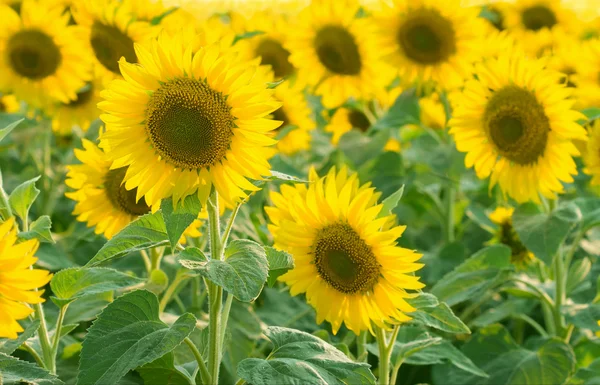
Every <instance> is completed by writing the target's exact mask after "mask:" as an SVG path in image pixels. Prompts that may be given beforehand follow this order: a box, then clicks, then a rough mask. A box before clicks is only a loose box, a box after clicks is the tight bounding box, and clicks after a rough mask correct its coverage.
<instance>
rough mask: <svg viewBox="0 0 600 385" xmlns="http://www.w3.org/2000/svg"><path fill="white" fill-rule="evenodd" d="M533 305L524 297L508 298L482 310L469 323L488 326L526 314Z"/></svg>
mask: <svg viewBox="0 0 600 385" xmlns="http://www.w3.org/2000/svg"><path fill="white" fill-rule="evenodd" d="M534 306H535V303H534V302H532V301H528V300H525V299H510V300H508V301H504V302H503V303H501V304H500V305H498V306H493V307H492V308H490V309H488V310H487V311H485V312H483V313H482V314H481V315H479V316H478V317H477V318H475V319H474V320H473V321H471V323H470V325H473V326H476V327H484V326H488V325H491V324H494V323H497V322H500V321H502V320H504V319H506V318H508V317H511V316H518V315H519V314H527V313H529V312H530V311H531V310H532V309H533V307H534Z"/></svg>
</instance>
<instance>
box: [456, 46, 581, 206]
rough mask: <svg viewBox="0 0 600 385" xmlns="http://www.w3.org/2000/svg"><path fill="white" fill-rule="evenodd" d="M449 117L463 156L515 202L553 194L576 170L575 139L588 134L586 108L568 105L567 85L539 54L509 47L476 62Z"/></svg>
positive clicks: (569, 180)
mask: <svg viewBox="0 0 600 385" xmlns="http://www.w3.org/2000/svg"><path fill="white" fill-rule="evenodd" d="M476 74H477V79H476V80H475V79H473V80H471V81H469V82H467V83H466V85H465V90H464V91H463V93H462V98H460V99H458V98H457V99H456V101H457V105H456V106H455V109H454V112H453V117H452V119H451V120H450V122H449V126H450V127H451V128H450V133H451V134H452V135H453V136H454V140H455V141H456V147H457V149H458V150H459V151H462V152H466V153H467V155H466V158H465V164H466V166H467V167H473V166H474V167H475V171H476V173H477V176H478V177H479V178H480V179H484V178H487V177H488V176H490V177H491V179H490V189H491V188H492V187H493V186H494V185H496V184H499V185H500V188H501V189H502V191H503V192H504V193H505V194H508V195H509V196H511V197H512V198H514V199H515V200H516V201H517V202H519V203H522V202H526V201H534V202H536V203H537V202H540V198H539V194H540V193H541V194H542V195H543V196H545V197H547V198H550V199H553V198H555V195H556V193H557V192H558V193H560V192H562V191H563V186H562V184H561V181H562V182H569V183H570V182H572V181H573V178H572V175H575V174H577V168H576V165H575V162H574V160H573V156H574V155H579V152H578V151H577V148H576V147H575V146H574V145H573V142H572V140H573V139H583V140H585V139H586V137H587V135H586V131H585V129H584V128H583V127H581V126H580V125H579V124H577V123H576V121H577V120H578V119H582V118H584V116H583V115H582V114H581V113H579V112H577V111H575V110H573V109H572V108H571V107H572V105H573V103H574V101H573V100H571V99H569V95H570V93H571V89H569V88H566V87H564V86H562V85H560V84H559V78H560V74H558V73H555V72H554V71H550V70H547V69H546V68H545V67H544V61H542V60H530V59H526V58H524V57H523V56H522V55H516V54H512V53H507V54H506V55H504V56H502V57H500V58H498V59H490V60H488V61H486V62H485V63H481V64H480V65H478V67H477V71H476Z"/></svg>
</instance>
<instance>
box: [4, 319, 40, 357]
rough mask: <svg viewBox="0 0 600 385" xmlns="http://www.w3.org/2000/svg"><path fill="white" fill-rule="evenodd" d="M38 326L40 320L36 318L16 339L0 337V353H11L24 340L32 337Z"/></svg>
mask: <svg viewBox="0 0 600 385" xmlns="http://www.w3.org/2000/svg"><path fill="white" fill-rule="evenodd" d="M39 327H40V320H38V319H36V320H34V321H33V322H31V323H30V324H29V325H27V326H26V327H25V331H24V332H22V333H20V334H19V336H18V337H17V338H16V339H9V338H0V353H5V354H12V353H13V352H14V351H15V350H17V349H18V348H19V346H21V345H23V343H24V342H25V341H27V340H28V339H29V338H31V337H33V335H34V334H35V333H36V332H37V330H38V328H39Z"/></svg>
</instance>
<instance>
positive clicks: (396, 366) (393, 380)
mask: <svg viewBox="0 0 600 385" xmlns="http://www.w3.org/2000/svg"><path fill="white" fill-rule="evenodd" d="M403 362H404V361H403V360H398V362H396V363H395V364H394V367H393V368H392V378H391V380H390V384H391V385H395V384H396V381H397V379H398V371H400V366H402V363H403Z"/></svg>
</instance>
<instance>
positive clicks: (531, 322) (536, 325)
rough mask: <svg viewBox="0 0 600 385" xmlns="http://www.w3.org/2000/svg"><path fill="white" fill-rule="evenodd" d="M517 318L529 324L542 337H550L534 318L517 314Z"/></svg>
mask: <svg viewBox="0 0 600 385" xmlns="http://www.w3.org/2000/svg"><path fill="white" fill-rule="evenodd" d="M515 318H517V319H520V320H522V321H525V322H527V323H528V324H529V325H530V326H531V327H533V328H534V329H535V330H536V331H537V332H538V333H540V335H541V336H542V337H548V333H546V331H545V330H544V328H543V327H542V325H540V324H539V323H537V322H536V321H535V320H534V319H533V318H531V317H529V316H528V315H526V314H517V315H515Z"/></svg>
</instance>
